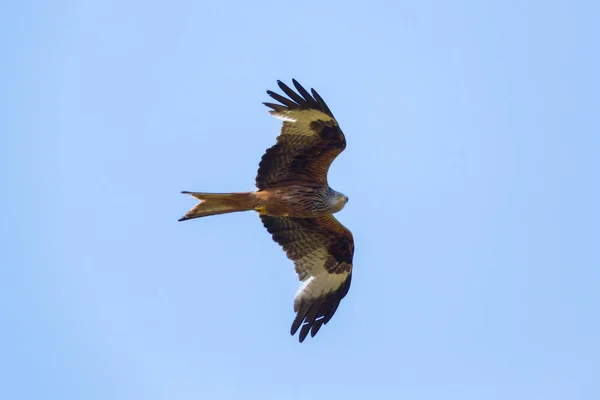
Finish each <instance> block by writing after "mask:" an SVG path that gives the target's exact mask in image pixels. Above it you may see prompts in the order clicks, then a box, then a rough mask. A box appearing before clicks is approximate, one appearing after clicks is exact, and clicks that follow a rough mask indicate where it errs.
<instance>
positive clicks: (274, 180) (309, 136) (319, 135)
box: [256, 80, 346, 189]
mask: <svg viewBox="0 0 600 400" xmlns="http://www.w3.org/2000/svg"><path fill="white" fill-rule="evenodd" d="M277 83H278V84H279V88H280V89H281V90H282V91H283V92H284V93H285V94H286V95H287V96H288V97H289V98H287V97H285V96H282V95H280V94H277V93H275V92H272V91H270V90H268V91H267V93H268V94H269V96H271V97H272V98H273V99H275V100H277V101H278V102H279V103H281V104H275V103H264V104H265V105H266V106H267V107H270V108H272V109H273V110H272V111H270V113H271V115H273V116H274V117H275V118H279V119H281V120H282V121H283V125H282V127H281V134H280V135H279V136H278V137H277V143H276V144H275V145H274V146H273V147H271V148H269V149H267V151H266V153H265V154H264V155H263V157H262V160H261V162H260V165H259V168H258V174H257V175H256V187H258V189H266V188H269V187H276V186H278V185H286V184H290V183H296V182H305V183H317V184H326V183H327V171H328V170H329V166H330V165H331V163H332V162H333V160H334V159H335V158H336V157H337V156H338V154H340V153H341V152H342V151H343V150H344V149H345V148H346V138H345V137H344V133H343V132H342V130H341V129H340V127H339V126H338V123H337V121H336V119H335V118H334V117H333V114H332V113H331V110H329V107H327V104H325V102H324V101H323V99H322V98H321V96H319V94H318V93H317V92H316V91H315V90H314V89H312V95H311V94H310V93H309V92H308V91H307V90H306V89H304V88H303V87H302V86H301V85H300V84H299V83H298V82H297V81H296V80H293V83H294V86H295V87H296V90H297V91H298V93H296V92H294V90H292V89H291V88H290V87H288V86H287V85H285V84H284V83H283V82H281V81H277Z"/></svg>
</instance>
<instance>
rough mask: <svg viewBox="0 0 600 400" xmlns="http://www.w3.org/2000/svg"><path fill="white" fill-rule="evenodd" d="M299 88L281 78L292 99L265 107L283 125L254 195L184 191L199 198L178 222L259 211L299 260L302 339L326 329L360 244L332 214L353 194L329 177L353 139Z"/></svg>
mask: <svg viewBox="0 0 600 400" xmlns="http://www.w3.org/2000/svg"><path fill="white" fill-rule="evenodd" d="M292 82H293V84H294V87H295V88H296V91H297V92H296V91H294V90H293V89H291V88H290V87H289V86H287V85H285V84H284V83H283V82H281V81H277V84H278V85H279V88H280V89H281V90H282V91H283V93H284V94H285V95H287V97H285V96H283V95H280V94H278V93H275V92H272V91H270V90H267V94H268V95H269V96H271V97H272V98H273V99H274V100H275V101H277V102H278V103H279V104H276V103H263V104H264V105H266V106H267V107H269V108H271V110H270V111H269V113H270V114H271V115H272V116H274V117H275V118H278V119H280V120H282V121H283V125H282V127H281V133H280V135H279V136H278V137H277V142H276V144H275V145H274V146H272V147H271V148H269V149H267V151H266V153H265V154H264V155H263V157H262V159H261V161H260V164H259V168H258V174H257V175H256V187H257V189H258V190H256V191H254V192H240V193H204V192H182V193H184V194H189V195H191V196H193V197H195V198H196V199H198V200H200V203H198V204H197V205H196V206H195V207H194V208H192V209H191V210H190V211H188V212H187V213H186V214H185V215H184V216H183V217H182V218H181V219H179V221H185V220H189V219H193V218H199V217H206V216H209V215H217V214H225V213H232V212H238V211H250V210H254V211H256V212H258V214H259V216H260V219H261V220H262V223H263V225H264V226H265V228H267V231H268V232H269V233H270V234H271V235H272V236H273V240H274V241H275V242H277V243H278V244H279V245H281V247H282V248H283V250H284V251H285V253H286V255H287V257H288V258H289V259H290V260H292V261H293V262H294V266H295V270H296V273H297V274H298V279H299V280H300V287H299V288H298V291H297V292H296V296H295V298H294V311H295V312H296V318H295V319H294V322H293V323H292V327H291V334H292V335H294V334H296V332H297V331H298V329H300V334H299V340H300V342H303V341H304V339H305V338H306V336H307V335H308V333H310V334H311V336H315V335H316V333H317V332H318V331H319V329H320V328H321V326H323V325H325V324H327V323H328V322H329V321H330V320H331V317H333V314H335V311H336V310H337V308H338V306H339V304H340V301H341V300H342V299H343V298H344V297H345V296H346V294H347V293H348V290H349V289H350V281H351V279H352V257H353V255H354V240H353V238H352V233H351V232H350V231H349V230H348V229H347V228H346V227H344V225H342V224H341V223H340V222H339V221H338V220H337V219H336V218H335V217H334V216H333V214H334V213H336V212H338V211H340V210H341V209H342V208H344V206H345V205H346V204H347V203H348V196H346V195H344V194H342V193H340V192H337V191H335V190H333V189H332V188H331V187H329V184H328V183H327V172H328V171H329V167H330V165H331V163H332V162H333V160H334V159H335V158H336V157H337V156H338V154H340V153H341V152H342V151H343V150H344V149H345V148H346V138H345V137H344V133H343V132H342V130H341V129H340V127H339V125H338V122H337V121H336V119H335V117H334V116H333V114H332V112H331V110H330V109H329V107H328V106H327V104H325V102H324V101H323V99H322V98H321V96H319V94H318V93H317V92H316V91H315V90H314V89H311V92H310V93H309V92H308V91H307V90H306V89H304V87H302V86H301V85H300V84H299V83H298V82H297V81H296V80H295V79H294V80H292Z"/></svg>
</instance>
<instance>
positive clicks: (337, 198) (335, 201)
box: [331, 191, 348, 213]
mask: <svg viewBox="0 0 600 400" xmlns="http://www.w3.org/2000/svg"><path fill="white" fill-rule="evenodd" d="M331 203H332V212H334V213H336V212H338V211H340V210H341V209H342V208H344V206H345V205H346V203H348V196H346V195H345V194H344V193H340V192H336V191H333V196H331Z"/></svg>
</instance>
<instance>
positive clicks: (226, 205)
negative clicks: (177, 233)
mask: <svg viewBox="0 0 600 400" xmlns="http://www.w3.org/2000/svg"><path fill="white" fill-rule="evenodd" d="M181 193H184V194H189V195H190V196H192V197H195V198H197V199H198V200H200V203H198V204H197V205H196V206H195V207H194V208H192V209H191V210H190V211H188V212H187V213H186V214H185V215H184V216H183V217H182V218H180V219H179V221H185V220H188V219H193V218H200V217H208V216H209V215H217V214H227V213H232V212H237V211H249V210H253V209H254V207H255V206H256V204H257V202H256V198H255V196H254V193H252V192H244V193H202V192H181Z"/></svg>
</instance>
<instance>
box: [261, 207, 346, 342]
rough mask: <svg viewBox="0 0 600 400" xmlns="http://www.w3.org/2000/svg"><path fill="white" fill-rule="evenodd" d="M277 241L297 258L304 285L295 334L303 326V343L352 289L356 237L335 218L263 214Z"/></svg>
mask: <svg viewBox="0 0 600 400" xmlns="http://www.w3.org/2000/svg"><path fill="white" fill-rule="evenodd" d="M260 218H261V220H262V222H263V224H264V226H265V227H266V228H267V230H268V231H269V233H271V234H272V235H273V240H274V241H276V242H277V243H279V244H280V245H281V247H283V250H284V251H285V252H286V254H287V256H288V258H289V259H291V260H292V261H294V265H295V269H296V273H297V274H298V278H299V279H300V281H301V283H300V287H299V288H298V291H297V292H296V297H295V298H294V311H295V312H296V313H297V314H296V319H295V320H294V322H293V323H292V328H291V334H292V335H294V334H295V333H296V331H297V330H298V329H299V328H300V327H301V329H300V335H299V339H300V342H302V341H304V339H305V338H306V336H307V335H308V333H309V332H310V334H311V336H315V335H316V333H317V332H318V331H319V329H320V328H321V326H322V325H324V324H326V323H327V322H329V320H330V319H331V317H332V316H333V314H334V313H335V311H336V310H337V308H338V306H339V304H340V301H341V300H342V299H343V298H344V296H346V294H347V293H348V290H349V289H350V281H351V278H352V257H353V255H354V240H353V238H352V233H351V232H350V231H349V230H348V229H346V227H344V225H342V224H341V223H340V222H339V221H338V220H337V219H335V217H333V216H332V215H328V216H325V217H319V218H290V217H273V216H269V215H261V216H260Z"/></svg>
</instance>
